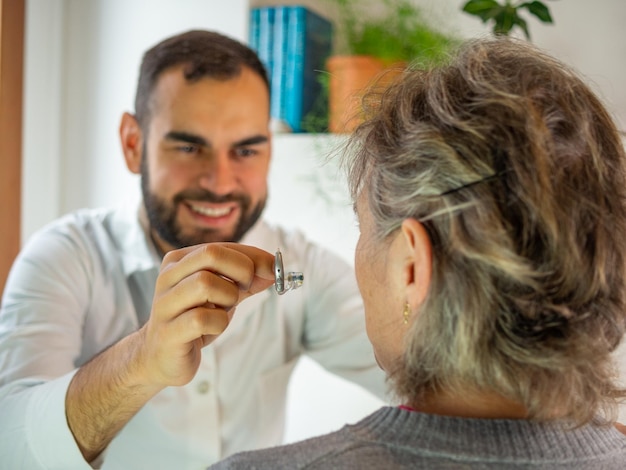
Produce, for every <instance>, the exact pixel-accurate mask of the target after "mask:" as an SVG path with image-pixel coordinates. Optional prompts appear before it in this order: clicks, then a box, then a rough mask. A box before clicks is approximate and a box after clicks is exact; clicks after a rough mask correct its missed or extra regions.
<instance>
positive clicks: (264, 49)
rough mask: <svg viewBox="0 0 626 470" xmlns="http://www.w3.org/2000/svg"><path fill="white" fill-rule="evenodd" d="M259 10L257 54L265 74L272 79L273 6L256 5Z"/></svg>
mask: <svg viewBox="0 0 626 470" xmlns="http://www.w3.org/2000/svg"><path fill="white" fill-rule="evenodd" d="M256 9H257V10H258V11H259V46H258V50H257V54H258V56H259V59H260V60H261V62H263V65H264V66H265V70H266V71H267V76H268V77H269V79H270V83H271V80H272V74H271V71H272V67H273V65H272V64H273V51H272V41H273V36H274V7H258V8H256Z"/></svg>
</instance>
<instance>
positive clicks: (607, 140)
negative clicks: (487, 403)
mask: <svg viewBox="0 0 626 470" xmlns="http://www.w3.org/2000/svg"><path fill="white" fill-rule="evenodd" d="M364 105H365V106H366V108H367V111H368V113H369V118H368V119H367V120H366V121H365V122H364V123H363V124H362V125H361V126H360V127H359V128H358V129H357V130H356V131H355V132H354V134H353V136H352V138H351V140H350V142H349V144H348V148H347V151H346V152H345V158H346V160H344V164H345V165H346V167H347V173H348V182H349V185H350V191H351V194H352V197H353V199H354V200H356V198H357V196H358V194H359V192H360V190H361V188H363V187H364V186H367V195H368V205H369V210H371V213H372V215H373V219H374V221H375V222H374V223H375V225H376V227H377V230H378V236H379V237H380V239H381V240H384V239H385V238H386V237H388V236H389V235H390V234H393V233H395V232H396V231H397V230H398V229H399V227H400V225H401V223H402V221H403V220H404V219H406V218H415V219H417V220H419V221H421V222H422V224H423V225H424V226H425V228H426V230H427V232H428V234H429V236H430V239H431V242H432V246H433V267H432V269H433V273H432V283H431V286H430V291H429V293H428V296H427V299H426V300H425V302H424V303H423V305H422V306H421V307H420V311H419V312H418V315H419V316H418V320H417V321H415V322H413V326H412V330H411V331H410V333H409V334H408V335H407V345H406V350H405V354H404V357H403V359H402V361H401V363H400V364H398V367H397V370H395V371H393V372H392V373H391V379H392V381H393V383H394V386H395V389H396V391H397V393H398V394H399V395H400V396H401V397H402V398H404V399H407V398H408V399H411V400H419V399H420V397H423V396H424V394H426V393H432V392H436V391H437V390H442V389H446V390H453V391H457V392H459V391H460V392H462V391H463V390H464V389H466V388H467V387H468V386H470V387H473V389H475V390H489V391H496V392H498V393H500V394H501V395H503V396H505V397H508V398H510V399H513V400H516V401H520V402H521V403H523V404H524V405H525V406H526V407H527V409H528V412H529V417H530V418H532V419H538V420H542V419H551V418H554V417H555V413H556V414H557V415H558V416H559V417H566V418H571V419H572V420H574V421H575V422H577V423H585V422H588V421H590V420H591V419H592V418H593V417H594V416H595V415H596V414H599V413H603V414H604V415H605V416H611V417H612V416H614V412H615V405H616V403H617V399H618V398H623V397H624V396H626V392H625V391H624V390H623V389H621V388H619V387H618V386H617V385H615V383H614V379H615V370H614V364H613V361H612V359H611V352H612V351H613V350H614V349H615V347H616V346H617V345H618V343H619V342H620V340H621V338H622V335H623V333H624V328H625V317H626V308H625V307H626V305H625V288H626V282H625V281H626V279H625V268H626V260H625V253H626V248H625V243H624V240H626V206H625V201H626V197H625V196H626V189H625V188H626V184H625V183H626V178H625V175H626V171H625V161H626V159H625V154H624V148H623V145H622V142H621V138H620V135H619V132H618V131H617V129H616V127H615V124H614V123H613V121H612V119H611V117H610V115H609V113H608V112H607V110H606V109H605V107H604V106H603V105H602V103H601V102H600V100H599V99H598V98H597V97H596V96H595V95H594V93H593V92H592V91H591V90H590V88H589V87H588V86H587V85H586V84H585V83H584V81H583V80H582V79H581V78H579V76H578V75H577V74H576V73H575V72H574V71H573V70H571V69H570V68H569V67H567V66H566V65H564V64H563V63H561V62H559V61H557V60H556V59H554V58H552V57H550V56H549V55H547V54H545V53H544V52H542V51H540V50H539V49H537V48H535V47H533V46H532V45H530V44H528V43H525V42H521V41H516V40H512V39H506V38H492V39H478V40H472V41H469V42H467V43H465V44H464V45H462V46H461V47H460V48H459V50H458V52H457V53H456V54H455V55H454V57H451V58H450V60H449V61H448V62H447V63H446V64H445V65H444V66H439V67H434V68H432V69H429V70H417V69H415V70H409V71H407V72H405V73H404V74H403V76H402V78H401V79H400V80H398V81H396V82H395V83H394V84H393V85H392V86H391V87H389V88H388V89H387V90H386V91H385V92H384V93H383V94H382V95H381V96H376V95H374V96H371V95H370V96H369V99H366V100H365V102H364ZM398 315H399V314H398ZM399 321H400V320H399Z"/></svg>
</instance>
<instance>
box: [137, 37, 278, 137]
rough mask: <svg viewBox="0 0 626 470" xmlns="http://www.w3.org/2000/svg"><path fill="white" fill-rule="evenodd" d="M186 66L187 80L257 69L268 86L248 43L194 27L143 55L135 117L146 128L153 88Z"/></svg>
mask: <svg viewBox="0 0 626 470" xmlns="http://www.w3.org/2000/svg"><path fill="white" fill-rule="evenodd" d="M177 65H184V66H185V68H184V72H183V73H184V75H185V79H186V80H187V81H190V82H193V81H196V80H199V79H201V78H203V77H210V78H216V79H220V80H227V79H229V78H233V77H235V76H237V75H238V74H239V73H241V69H242V67H248V68H250V69H251V70H252V71H254V72H256V73H257V74H258V75H259V76H260V77H261V78H262V79H263V81H264V82H265V84H266V85H267V90H268V93H269V79H268V76H267V72H266V70H265V68H264V66H263V64H262V63H261V61H260V60H259V58H258V56H257V55H256V53H255V52H254V51H253V50H252V49H250V48H249V47H248V46H246V45H244V44H242V43H240V42H239V41H236V40H234V39H231V38H229V37H226V36H224V35H222V34H219V33H216V32H213V31H203V30H193V31H187V32H185V33H182V34H178V35H176V36H172V37H170V38H167V39H165V40H163V41H161V42H160V43H158V44H157V45H155V46H154V47H152V48H151V49H149V50H148V51H146V53H145V54H144V56H143V60H142V62H141V68H140V71H139V81H138V84H137V93H136V95H135V116H136V118H137V120H138V122H139V124H140V126H141V127H142V128H143V129H144V130H145V129H146V128H147V123H148V121H149V120H150V113H151V97H152V91H153V90H154V87H155V85H156V82H157V80H158V79H159V76H160V75H161V74H162V73H163V72H164V71H165V70H166V69H169V68H170V67H174V66H177Z"/></svg>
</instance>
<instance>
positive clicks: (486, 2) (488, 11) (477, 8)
mask: <svg viewBox="0 0 626 470" xmlns="http://www.w3.org/2000/svg"><path fill="white" fill-rule="evenodd" d="M501 8H502V7H501V6H500V5H499V4H498V2H496V0H470V1H469V2H467V3H466V4H465V5H464V6H463V11H464V12H466V13H469V14H470V15H475V16H478V17H480V18H481V19H482V20H483V22H485V21H487V20H489V19H491V18H493V17H494V16H495V15H496V14H497V10H500V9H501Z"/></svg>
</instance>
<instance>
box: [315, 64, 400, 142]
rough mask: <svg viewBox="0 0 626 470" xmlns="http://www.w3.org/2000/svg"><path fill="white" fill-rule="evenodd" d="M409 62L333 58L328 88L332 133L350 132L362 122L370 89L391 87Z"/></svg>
mask: <svg viewBox="0 0 626 470" xmlns="http://www.w3.org/2000/svg"><path fill="white" fill-rule="evenodd" d="M405 67H406V63H398V62H396V63H392V64H389V63H388V62H385V61H383V60H381V59H378V58H376V57H373V56H366V55H353V56H331V57H330V58H329V59H328V60H327V62H326V68H327V70H328V72H329V74H330V82H329V89H328V100H329V103H328V108H329V117H328V128H329V130H330V132H335V133H348V132H351V131H353V130H354V128H355V127H356V126H357V125H358V124H359V123H361V122H362V120H363V113H362V112H361V109H362V106H361V101H362V98H363V94H364V93H365V91H366V90H368V89H371V88H372V87H374V88H375V89H376V90H377V91H380V90H382V89H383V88H384V87H386V86H388V85H389V84H390V83H391V82H392V81H393V80H394V79H395V78H397V76H398V75H399V73H401V71H402V70H403V69H404V68H405Z"/></svg>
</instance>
